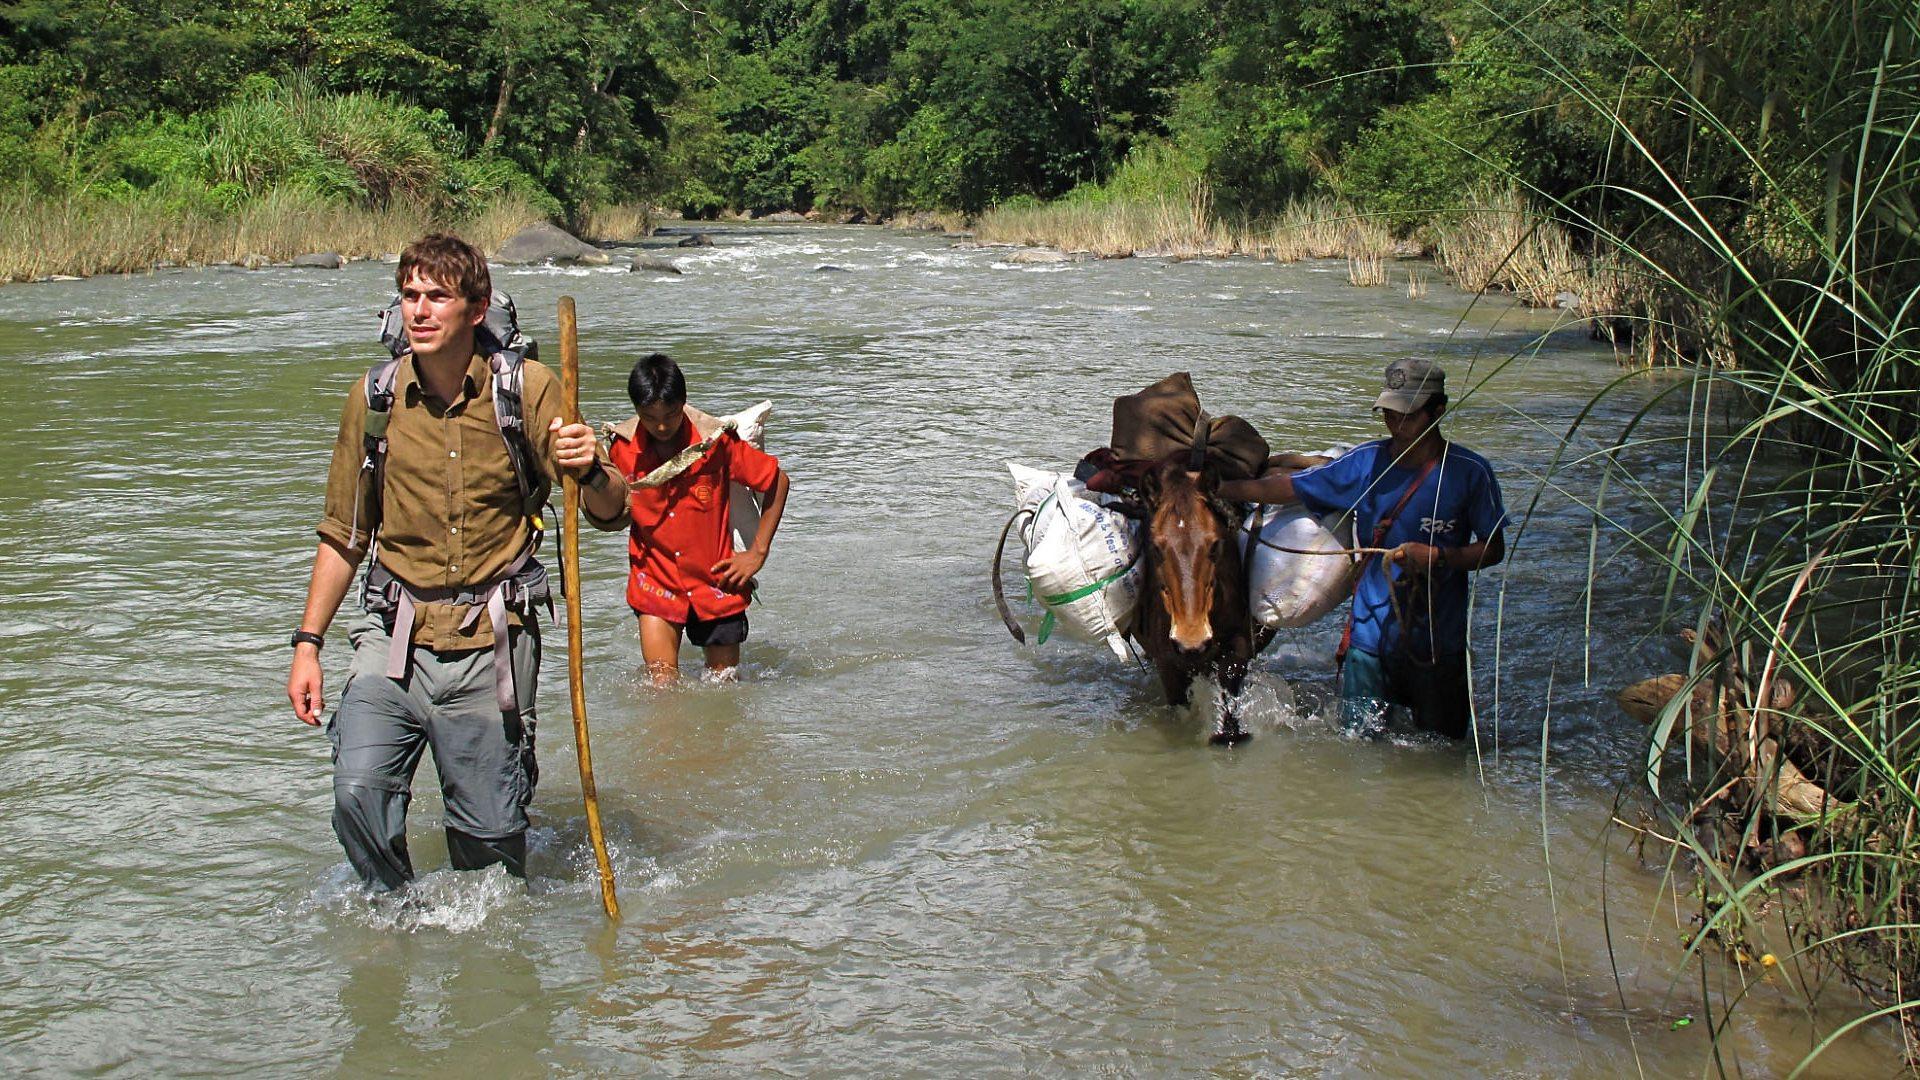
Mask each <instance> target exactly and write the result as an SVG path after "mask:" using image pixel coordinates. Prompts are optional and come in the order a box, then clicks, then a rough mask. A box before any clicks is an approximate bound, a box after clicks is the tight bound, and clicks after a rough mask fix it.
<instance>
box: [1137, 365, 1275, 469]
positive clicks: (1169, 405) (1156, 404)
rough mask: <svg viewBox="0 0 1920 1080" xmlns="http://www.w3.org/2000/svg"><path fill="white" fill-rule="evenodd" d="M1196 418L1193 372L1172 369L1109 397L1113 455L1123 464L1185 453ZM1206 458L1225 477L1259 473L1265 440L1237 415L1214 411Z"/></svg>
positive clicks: (1263, 464)
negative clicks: (1135, 389)
mask: <svg viewBox="0 0 1920 1080" xmlns="http://www.w3.org/2000/svg"><path fill="white" fill-rule="evenodd" d="M1199 417H1200V395H1199V394H1196V393H1194V390H1193V376H1191V375H1189V374H1187V373H1186V372H1184V371H1179V372H1175V373H1174V374H1172V375H1169V376H1167V377H1166V378H1164V379H1161V380H1160V381H1159V382H1157V383H1154V384H1153V385H1152V386H1149V387H1147V388H1146V389H1145V390H1142V391H1140V392H1139V393H1137V394H1128V395H1127V396H1125V397H1117V398H1114V399H1113V439H1112V442H1111V443H1110V445H1111V446H1112V447H1113V454H1114V457H1116V458H1118V459H1119V460H1120V461H1121V462H1122V463H1131V462H1153V461H1160V460H1162V459H1164V458H1166V457H1167V456H1168V455H1170V454H1175V453H1179V454H1185V453H1187V452H1188V451H1189V449H1191V447H1192V446H1193V425H1194V422H1195V421H1196V420H1198V419H1199ZM1207 428H1208V430H1207V460H1209V461H1211V462H1213V464H1214V467H1215V468H1217V469H1218V470H1219V471H1220V477H1221V479H1223V480H1245V479H1247V478H1249V477H1254V476H1258V475H1260V471H1261V470H1262V469H1264V468H1265V467H1266V464H1267V440H1265V439H1263V438H1261V437H1260V433H1259V432H1258V431H1255V430H1254V429H1253V425H1252V424H1249V423H1247V422H1246V421H1245V420H1242V419H1240V418H1239V417H1237V416H1216V417H1213V418H1212V421H1211V423H1209V424H1208V425H1207Z"/></svg>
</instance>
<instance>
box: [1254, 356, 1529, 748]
mask: <svg viewBox="0 0 1920 1080" xmlns="http://www.w3.org/2000/svg"><path fill="white" fill-rule="evenodd" d="M1373 408H1374V411H1375V412H1377V413H1379V414H1380V415H1381V417H1382V419H1384V420H1385V421H1386V425H1387V434H1388V435H1389V438H1385V439H1378V440H1375V441H1373V442H1370V443H1366V444H1364V445H1362V446H1359V447H1356V448H1355V449H1354V450H1353V451H1351V452H1350V453H1348V454H1346V455H1345V456H1343V457H1341V458H1338V459H1337V460H1334V461H1332V462H1329V463H1326V464H1321V465H1318V466H1315V467H1313V468H1308V469H1305V470H1302V471H1294V470H1293V469H1291V468H1290V467H1289V466H1291V465H1293V464H1297V461H1295V460H1293V459H1292V457H1291V455H1279V456H1277V457H1275V458H1273V459H1271V460H1270V461H1269V462H1268V466H1269V468H1268V471H1267V472H1265V473H1263V474H1262V475H1261V476H1259V477H1257V478H1255V479H1252V480H1241V481H1236V482H1228V483H1223V484H1221V485H1220V494H1221V496H1222V497H1223V498H1227V499H1238V500H1243V501H1247V502H1261V503H1287V502H1296V501H1297V502H1300V503H1301V504H1303V505H1305V506H1306V508H1307V509H1309V510H1311V511H1313V512H1314V513H1315V514H1329V513H1341V514H1347V513H1351V514H1352V515H1353V535H1354V538H1355V539H1356V540H1358V541H1359V543H1360V544H1361V545H1362V546H1365V547H1372V548H1386V549H1389V554H1387V555H1386V556H1384V558H1383V557H1381V556H1369V557H1368V558H1367V559H1366V562H1365V564H1364V565H1363V566H1362V567H1361V568H1360V576H1359V582H1358V584H1357V585H1356V586H1355V588H1354V596H1353V613H1352V615H1351V616H1350V617H1349V620H1348V623H1347V633H1346V635H1345V637H1344V638H1343V640H1342V641H1341V643H1340V653H1339V655H1338V659H1339V662H1340V723H1341V727H1342V728H1343V729H1345V730H1346V731H1347V732H1348V733H1350V734H1377V733H1378V732H1379V731H1380V730H1382V729H1383V728H1384V726H1385V720H1386V712H1387V708H1388V707H1389V706H1399V707H1402V708H1405V709H1407V710H1408V711H1409V712H1411V714H1412V719H1413V723H1414V725H1415V726H1416V727H1419V728H1421V729H1422V730H1426V731H1437V732H1439V733H1441V734H1443V735H1446V736H1448V737H1449V738H1454V739H1460V738H1465V737H1466V734H1467V731H1468V729H1469V728H1470V727H1471V725H1472V723H1473V702H1472V687H1471V685H1470V682H1469V680H1468V678H1467V574H1468V572H1470V571H1473V570H1479V569H1481V568H1483V567H1488V566H1492V565H1494V564H1496V563H1498V562H1499V561H1500V560H1501V559H1503V558H1505V557H1506V552H1507V545H1506V534H1505V532H1504V526H1505V524H1506V507H1505V505H1504V504H1503V503H1502V502H1501V499H1500V483H1499V481H1497V480H1496V479H1494V475H1493V467H1492V466H1490V465H1488V464H1487V460H1486V459H1485V458H1483V457H1481V456H1480V455H1479V454H1476V453H1474V452H1473V451H1471V450H1468V449H1467V448H1466V447H1463V446H1456V445H1454V444H1453V443H1450V442H1448V441H1447V440H1446V439H1445V438H1443V437H1442V436H1441V434H1440V417H1441V416H1442V415H1443V414H1444V413H1445V412H1446V409H1447V392H1446V373H1445V372H1444V371H1442V370H1441V369H1440V368H1439V366H1438V365H1436V364H1434V363H1432V362H1431V361H1429V360H1426V359H1423V358H1420V357H1412V358H1408V359H1404V360H1396V361H1394V362H1393V363H1392V364H1390V365H1388V366H1387V375H1386V387H1385V389H1384V390H1383V391H1382V392H1381V394H1380V396H1379V398H1377V399H1376V400H1375V401H1374V404H1373Z"/></svg>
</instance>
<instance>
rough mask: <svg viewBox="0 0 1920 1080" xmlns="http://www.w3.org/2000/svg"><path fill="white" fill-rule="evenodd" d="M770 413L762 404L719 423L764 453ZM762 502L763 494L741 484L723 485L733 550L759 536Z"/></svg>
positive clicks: (769, 406) (743, 547)
mask: <svg viewBox="0 0 1920 1080" xmlns="http://www.w3.org/2000/svg"><path fill="white" fill-rule="evenodd" d="M772 411H773V402H771V401H763V402H761V403H760V404H758V405H755V406H753V407H752V408H750V409H742V410H740V411H739V412H737V413H734V414H733V415H732V416H722V417H720V418H719V420H720V422H721V423H723V424H725V423H731V424H733V425H734V429H733V433H734V434H735V435H738V436H739V437H740V438H741V439H744V440H745V441H746V442H747V443H748V444H749V445H751V446H752V447H753V448H754V449H755V450H765V449H766V446H765V445H764V444H765V440H766V434H767V414H768V413H769V412H772ZM766 501H767V496H766V495H765V494H764V493H763V492H758V491H755V490H753V489H752V488H750V487H748V486H747V485H745V484H741V483H733V484H729V485H727V527H728V528H729V529H730V530H732V532H733V550H735V551H745V550H747V549H748V548H750V547H752V546H753V538H754V537H755V536H758V535H759V534H760V511H761V509H762V508H763V507H764V506H766Z"/></svg>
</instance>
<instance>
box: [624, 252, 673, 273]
mask: <svg viewBox="0 0 1920 1080" xmlns="http://www.w3.org/2000/svg"><path fill="white" fill-rule="evenodd" d="M643 270H651V271H653V272H655V273H657V274H677V273H679V272H680V268H679V267H677V266H675V265H673V260H671V259H661V258H657V257H655V256H652V255H635V256H634V257H633V265H631V266H629V267H627V272H628V273H630V274H637V273H640V272H641V271H643Z"/></svg>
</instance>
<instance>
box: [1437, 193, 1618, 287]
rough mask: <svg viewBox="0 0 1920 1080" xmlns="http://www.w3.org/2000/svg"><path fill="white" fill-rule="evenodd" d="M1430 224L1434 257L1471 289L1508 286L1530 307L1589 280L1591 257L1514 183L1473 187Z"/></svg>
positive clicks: (1440, 264) (1562, 227)
mask: <svg viewBox="0 0 1920 1080" xmlns="http://www.w3.org/2000/svg"><path fill="white" fill-rule="evenodd" d="M1429 228H1430V229H1431V231H1432V233H1433V261H1434V262H1435V263H1436V264H1438V265H1439V267H1440V268H1441V269H1442V270H1444V271H1446V272H1447V274H1448V275H1449V276H1451V277H1452V278H1453V280H1454V282H1455V283H1456V284H1458V285H1459V286H1460V287H1461V288H1463V289H1466V290H1468V291H1470V292H1487V291H1489V290H1495V289H1499V290H1505V291H1508V292H1511V293H1513V294H1514V296H1515V297H1516V298H1518V299H1519V300H1520V301H1521V302H1522V303H1524V304H1526V305H1528V306H1529V307H1552V306H1553V305H1554V304H1555V303H1556V302H1557V301H1558V299H1559V297H1560V294H1561V293H1564V292H1574V293H1576V295H1577V294H1578V291H1579V289H1580V288H1581V287H1582V286H1583V285H1584V284H1585V280H1586V270H1587V267H1586V260H1585V259H1584V258H1583V257H1582V256H1580V255H1579V254H1578V253H1577V252H1576V251H1575V250H1574V245H1573V240H1572V238H1571V237H1570V236H1569V235H1568V232H1567V230H1566V228H1565V226H1563V225H1561V224H1560V223H1559V222H1557V221H1555V220H1554V219H1553V218H1552V217H1551V216H1549V215H1548V214H1547V213H1545V212H1543V211H1542V210H1541V209H1540V208H1539V207H1538V206H1536V205H1535V204H1534V203H1532V202H1531V201H1529V200H1528V199H1526V198H1525V197H1523V196H1522V195H1521V194H1520V193H1519V192H1518V191H1516V190H1514V189H1512V188H1496V189H1492V190H1481V191H1476V192H1473V193H1471V194H1470V195H1469V196H1468V198H1467V200H1466V203H1465V206H1464V208H1463V209H1461V210H1459V211H1456V212H1453V213H1448V214H1442V215H1437V216H1436V217H1435V219H1434V221H1433V222H1432V223H1431V225H1430V226H1429Z"/></svg>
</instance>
